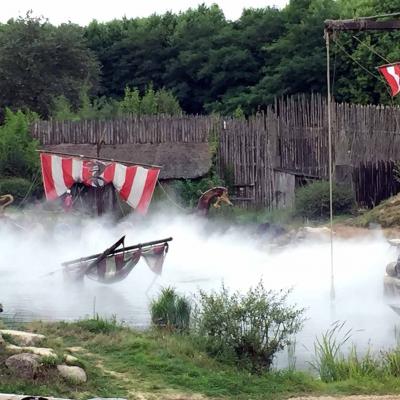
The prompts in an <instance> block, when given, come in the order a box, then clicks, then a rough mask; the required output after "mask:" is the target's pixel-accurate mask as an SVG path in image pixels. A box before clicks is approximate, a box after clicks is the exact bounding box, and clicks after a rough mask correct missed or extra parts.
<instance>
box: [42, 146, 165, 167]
mask: <svg viewBox="0 0 400 400" xmlns="http://www.w3.org/2000/svg"><path fill="white" fill-rule="evenodd" d="M36 151H37V152H39V153H49V154H55V155H57V156H67V157H75V158H83V159H85V160H99V161H106V162H117V163H120V164H127V165H140V166H142V167H148V168H160V169H161V168H162V166H161V165H152V164H143V163H135V162H132V161H124V160H115V159H114V158H104V157H94V156H92V157H91V156H84V155H82V154H72V153H62V152H59V151H52V150H36Z"/></svg>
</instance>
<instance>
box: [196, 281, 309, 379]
mask: <svg viewBox="0 0 400 400" xmlns="http://www.w3.org/2000/svg"><path fill="white" fill-rule="evenodd" d="M288 293H289V292H287V291H286V292H285V291H279V292H274V291H271V290H267V289H265V288H264V286H263V284H262V282H260V283H259V284H258V285H257V286H256V287H255V288H251V289H249V291H248V292H247V293H246V294H244V295H242V294H240V293H239V292H236V293H233V294H230V293H229V291H228V290H227V289H226V288H225V287H224V286H222V289H221V291H220V292H212V293H210V294H208V293H206V292H204V291H200V297H199V304H198V306H197V309H196V312H195V316H194V323H195V325H194V330H195V333H196V334H197V335H198V336H200V337H201V338H203V340H204V341H205V344H206V349H207V351H208V352H209V353H210V354H211V355H212V356H217V357H221V358H224V359H232V358H233V360H234V361H235V362H236V363H237V364H238V365H240V366H242V367H244V368H247V369H249V370H251V371H255V372H261V371H263V370H269V369H270V367H271V364H272V362H273V359H274V356H275V355H276V353H277V352H278V351H280V350H283V349H284V348H285V347H286V346H287V345H289V344H290V343H291V338H292V337H293V335H294V334H295V333H297V332H298V331H299V330H300V329H301V327H302V324H303V317H302V315H303V311H304V310H303V309H297V308H296V307H291V306H288V305H286V304H285V303H286V299H287V296H288Z"/></svg>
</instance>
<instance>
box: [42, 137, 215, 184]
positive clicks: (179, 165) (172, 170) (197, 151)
mask: <svg viewBox="0 0 400 400" xmlns="http://www.w3.org/2000/svg"><path fill="white" fill-rule="evenodd" d="M42 149H43V150H48V151H54V152H60V153H67V154H79V155H85V156H88V157H96V154H97V153H96V145H92V144H57V145H44V146H42ZM100 157H104V158H112V159H114V160H116V161H117V160H121V161H127V162H132V163H144V164H152V165H160V166H162V169H161V173H160V179H161V180H167V179H182V178H185V179H194V178H200V177H201V176H204V175H205V174H206V173H207V172H208V171H209V170H210V168H211V153H210V149H209V146H208V143H206V142H201V143H193V142H191V143H183V142H179V143H176V142H170V143H154V144H151V143H145V144H136V143H135V144H116V145H110V144H108V145H103V146H101V151H100Z"/></svg>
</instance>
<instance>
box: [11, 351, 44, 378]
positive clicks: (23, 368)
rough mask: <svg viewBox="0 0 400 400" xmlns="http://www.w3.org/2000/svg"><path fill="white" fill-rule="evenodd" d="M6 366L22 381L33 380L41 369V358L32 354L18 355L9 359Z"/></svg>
mask: <svg viewBox="0 0 400 400" xmlns="http://www.w3.org/2000/svg"><path fill="white" fill-rule="evenodd" d="M6 366H7V368H9V369H10V370H11V371H13V373H14V376H15V377H18V378H22V379H33V378H35V376H36V372H37V370H38V368H39V356H37V355H35V354H30V353H22V354H16V355H14V356H11V357H9V358H7V360H6Z"/></svg>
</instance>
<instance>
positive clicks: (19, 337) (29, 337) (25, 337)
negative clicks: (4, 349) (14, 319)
mask: <svg viewBox="0 0 400 400" xmlns="http://www.w3.org/2000/svg"><path fill="white" fill-rule="evenodd" d="M0 333H1V334H3V335H7V336H10V337H11V338H12V340H13V342H15V343H16V344H17V345H18V346H37V345H38V344H40V343H41V342H42V341H43V340H44V339H46V337H45V336H44V335H39V334H37V333H30V332H23V331H14V330H11V329H2V330H0Z"/></svg>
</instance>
